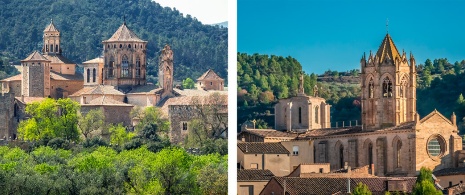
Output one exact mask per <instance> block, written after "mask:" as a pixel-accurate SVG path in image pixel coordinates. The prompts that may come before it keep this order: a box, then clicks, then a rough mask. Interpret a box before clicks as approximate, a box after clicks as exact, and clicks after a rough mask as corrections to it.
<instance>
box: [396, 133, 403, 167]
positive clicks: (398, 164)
mask: <svg viewBox="0 0 465 195" xmlns="http://www.w3.org/2000/svg"><path fill="white" fill-rule="evenodd" d="M396 147H397V148H396V152H397V161H396V167H398V168H399V167H401V166H400V165H401V164H402V163H401V161H400V159H401V153H400V149H401V148H402V142H401V141H400V140H397V146H396Z"/></svg>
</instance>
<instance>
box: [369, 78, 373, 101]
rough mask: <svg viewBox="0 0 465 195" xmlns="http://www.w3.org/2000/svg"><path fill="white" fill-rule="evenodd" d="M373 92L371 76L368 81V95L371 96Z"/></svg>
mask: <svg viewBox="0 0 465 195" xmlns="http://www.w3.org/2000/svg"><path fill="white" fill-rule="evenodd" d="M373 93H374V84H373V78H371V79H370V82H369V83H368V97H369V98H373V96H374V95H373Z"/></svg>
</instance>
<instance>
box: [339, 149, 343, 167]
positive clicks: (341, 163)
mask: <svg viewBox="0 0 465 195" xmlns="http://www.w3.org/2000/svg"><path fill="white" fill-rule="evenodd" d="M339 165H340V166H341V167H340V168H341V169H342V168H344V146H343V145H342V144H341V146H339Z"/></svg>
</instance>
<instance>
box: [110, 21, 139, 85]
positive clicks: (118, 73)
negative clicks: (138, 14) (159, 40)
mask: <svg viewBox="0 0 465 195" xmlns="http://www.w3.org/2000/svg"><path fill="white" fill-rule="evenodd" d="M102 43H103V48H104V49H103V53H104V68H103V78H104V82H103V83H104V84H105V85H113V86H119V87H127V86H136V85H145V84H146V80H145V72H146V64H147V62H146V61H147V57H146V52H147V41H143V40H142V39H140V38H139V37H137V35H136V34H135V33H134V32H132V31H131V30H130V29H129V28H128V27H127V26H126V22H124V23H123V24H122V25H121V26H120V27H119V28H118V30H117V31H116V32H115V33H114V34H113V36H111V38H110V39H108V40H106V41H103V42H102Z"/></svg>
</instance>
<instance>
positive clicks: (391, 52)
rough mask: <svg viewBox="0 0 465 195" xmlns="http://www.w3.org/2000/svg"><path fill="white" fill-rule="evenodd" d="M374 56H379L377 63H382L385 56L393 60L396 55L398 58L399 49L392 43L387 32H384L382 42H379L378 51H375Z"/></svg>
mask: <svg viewBox="0 0 465 195" xmlns="http://www.w3.org/2000/svg"><path fill="white" fill-rule="evenodd" d="M376 56H378V58H379V61H378V62H379V63H382V62H383V61H384V59H385V58H389V59H391V60H395V59H396V57H398V58H400V55H399V51H398V50H397V48H396V45H395V44H394V41H392V39H391V36H390V35H389V34H386V36H385V37H384V39H383V42H381V45H380V46H379V49H378V52H376Z"/></svg>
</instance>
